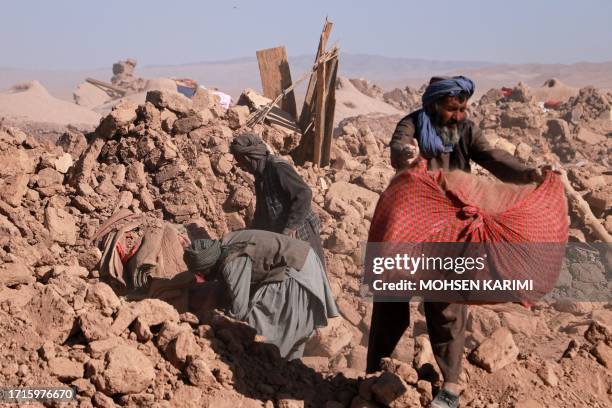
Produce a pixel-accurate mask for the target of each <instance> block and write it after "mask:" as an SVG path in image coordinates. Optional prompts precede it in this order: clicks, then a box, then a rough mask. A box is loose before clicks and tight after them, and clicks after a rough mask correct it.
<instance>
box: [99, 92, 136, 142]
mask: <svg viewBox="0 0 612 408" xmlns="http://www.w3.org/2000/svg"><path fill="white" fill-rule="evenodd" d="M136 108H138V104H137V103H135V102H132V101H130V100H129V99H123V100H121V102H119V103H118V104H117V105H115V106H114V107H113V110H112V111H111V112H110V113H109V114H108V115H106V117H104V119H102V121H101V122H100V125H99V126H98V128H97V129H96V135H97V136H99V137H101V138H103V139H109V138H111V137H113V136H114V135H115V133H116V132H117V131H119V130H122V132H121V133H127V129H125V130H124V131H123V129H122V128H127V126H128V125H130V124H131V123H133V122H134V121H135V120H136Z"/></svg>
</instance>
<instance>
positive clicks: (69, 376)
mask: <svg viewBox="0 0 612 408" xmlns="http://www.w3.org/2000/svg"><path fill="white" fill-rule="evenodd" d="M49 371H50V372H51V374H52V375H54V376H56V377H57V378H59V379H60V380H62V381H73V380H76V379H77V378H82V377H83V363H79V362H77V361H72V360H69V359H67V358H64V357H56V358H52V359H51V360H49Z"/></svg>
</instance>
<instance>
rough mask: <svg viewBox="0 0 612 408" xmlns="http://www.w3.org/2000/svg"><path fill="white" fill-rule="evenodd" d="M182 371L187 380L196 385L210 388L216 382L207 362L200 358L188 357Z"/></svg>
mask: <svg viewBox="0 0 612 408" xmlns="http://www.w3.org/2000/svg"><path fill="white" fill-rule="evenodd" d="M184 372H185V375H186V376H187V379H188V380H189V382H190V383H191V384H192V385H195V386H196V387H200V388H210V387H212V386H214V385H215V384H216V383H217V380H216V379H215V376H214V375H213V374H212V371H211V370H210V368H209V367H208V364H206V361H205V360H204V359H202V358H198V357H195V358H192V357H189V358H188V359H187V364H186V366H185V370H184Z"/></svg>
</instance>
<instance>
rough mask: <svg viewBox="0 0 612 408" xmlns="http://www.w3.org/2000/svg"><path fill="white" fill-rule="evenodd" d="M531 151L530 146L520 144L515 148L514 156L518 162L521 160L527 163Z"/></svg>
mask: <svg viewBox="0 0 612 408" xmlns="http://www.w3.org/2000/svg"><path fill="white" fill-rule="evenodd" d="M531 151H532V148H531V146H529V145H528V144H527V143H524V142H520V143H519V144H518V145H517V146H516V150H515V152H514V155H515V156H516V157H518V158H519V159H520V160H522V161H523V162H527V161H528V160H529V157H530V156H531Z"/></svg>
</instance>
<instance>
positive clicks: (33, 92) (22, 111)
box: [0, 81, 100, 128]
mask: <svg viewBox="0 0 612 408" xmlns="http://www.w3.org/2000/svg"><path fill="white" fill-rule="evenodd" d="M0 116H2V117H5V118H7V119H9V120H12V121H22V122H37V123H49V124H54V125H61V126H66V125H77V126H84V127H86V128H92V127H94V126H96V125H97V124H98V122H99V121H100V115H99V114H97V113H95V112H93V111H91V110H89V109H87V108H84V107H81V106H78V105H75V104H72V103H70V102H66V101H62V100H60V99H57V98H54V97H53V96H51V94H49V92H47V90H46V89H45V87H44V86H42V85H41V84H40V82H38V81H31V82H27V83H21V84H17V85H15V86H13V87H12V88H11V89H9V90H8V91H7V92H3V93H0Z"/></svg>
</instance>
